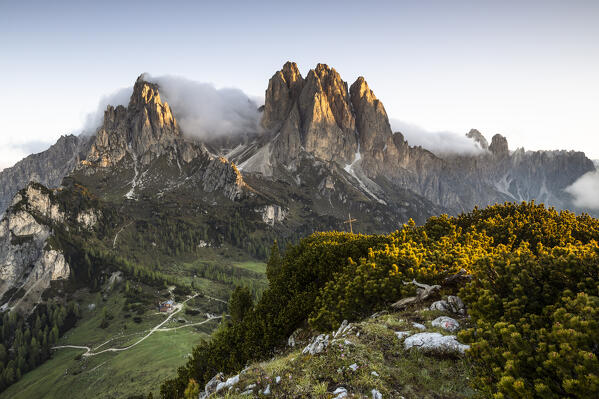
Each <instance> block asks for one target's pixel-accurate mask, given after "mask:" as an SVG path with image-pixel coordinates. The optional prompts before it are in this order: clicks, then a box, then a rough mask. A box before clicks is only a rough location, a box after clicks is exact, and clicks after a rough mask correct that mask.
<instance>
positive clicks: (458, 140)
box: [389, 119, 484, 155]
mask: <svg viewBox="0 0 599 399" xmlns="http://www.w3.org/2000/svg"><path fill="white" fill-rule="evenodd" d="M389 123H390V124H391V129H392V130H393V131H394V132H401V133H402V134H403V135H404V138H405V139H406V140H407V141H408V144H409V145H411V146H418V145H419V146H422V148H426V149H427V150H429V151H431V152H433V153H435V154H441V155H442V154H480V153H481V152H483V151H484V150H483V149H482V148H480V146H479V145H478V143H476V142H475V141H474V140H472V139H470V138H468V137H466V135H465V134H463V135H462V134H458V133H454V132H446V131H442V132H431V131H428V130H426V129H423V128H421V127H420V126H417V125H413V124H410V123H406V122H403V121H400V120H398V119H389Z"/></svg>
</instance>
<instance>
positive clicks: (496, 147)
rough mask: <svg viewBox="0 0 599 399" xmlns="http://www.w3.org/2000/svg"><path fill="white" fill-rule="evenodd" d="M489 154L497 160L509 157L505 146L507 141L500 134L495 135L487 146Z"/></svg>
mask: <svg viewBox="0 0 599 399" xmlns="http://www.w3.org/2000/svg"><path fill="white" fill-rule="evenodd" d="M489 151H491V154H493V155H495V156H496V157H499V158H505V157H507V156H509V155H510V151H509V148H508V145H507V139H506V138H505V137H503V136H502V135H500V134H496V135H495V136H493V139H491V145H490V146H489Z"/></svg>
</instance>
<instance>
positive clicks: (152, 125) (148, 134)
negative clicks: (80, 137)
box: [87, 74, 181, 167]
mask: <svg viewBox="0 0 599 399" xmlns="http://www.w3.org/2000/svg"><path fill="white" fill-rule="evenodd" d="M158 89H159V88H158V85H157V84H155V83H151V82H148V81H146V80H145V75H144V74H142V75H140V76H139V77H138V78H137V80H136V82H135V85H134V86H133V93H132V95H131V98H130V100H129V105H128V106H127V108H125V107H123V106H120V105H119V106H117V107H116V108H115V107H113V106H110V105H109V106H108V107H107V108H106V111H105V112H104V123H103V125H102V126H101V127H100V129H98V131H97V133H96V140H95V142H94V144H93V145H92V148H91V150H90V153H89V155H88V157H87V163H89V164H92V165H96V166H102V167H107V166H111V165H114V164H116V163H117V162H119V161H120V160H121V159H123V158H124V157H125V156H126V154H127V153H130V155H131V156H132V157H134V158H136V160H139V162H141V163H142V164H148V163H150V162H151V161H152V160H153V159H156V158H157V157H159V156H160V155H161V154H162V153H163V152H164V150H165V148H166V147H168V145H169V144H171V143H172V142H173V141H174V140H175V139H177V138H179V137H181V132H180V130H179V127H178V125H177V121H176V120H175V117H174V116H173V114H172V112H171V109H170V107H169V105H168V103H166V102H163V101H162V100H161V98H160V93H159V90H158Z"/></svg>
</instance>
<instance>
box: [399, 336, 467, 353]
mask: <svg viewBox="0 0 599 399" xmlns="http://www.w3.org/2000/svg"><path fill="white" fill-rule="evenodd" d="M404 347H405V348H406V349H411V348H417V349H418V350H421V351H427V352H436V353H465V352H466V350H468V349H470V346H469V345H464V344H462V343H460V342H458V340H457V339H456V337H455V335H442V334H439V333H428V332H427V333H418V334H414V335H412V336H411V337H408V338H406V339H405V341H404Z"/></svg>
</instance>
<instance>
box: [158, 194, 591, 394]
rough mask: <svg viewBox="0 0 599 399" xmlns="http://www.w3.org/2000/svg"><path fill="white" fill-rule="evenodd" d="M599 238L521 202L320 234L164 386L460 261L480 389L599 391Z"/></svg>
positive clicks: (567, 217)
mask: <svg viewBox="0 0 599 399" xmlns="http://www.w3.org/2000/svg"><path fill="white" fill-rule="evenodd" d="M597 240H599V221H598V220H596V219H593V218H590V217H588V216H586V215H583V216H578V217H577V216H576V215H574V214H572V213H570V212H561V213H558V212H556V211H555V210H553V209H545V208H544V207H543V206H542V205H535V204H534V203H532V204H526V203H523V204H520V205H517V204H505V205H498V206H492V207H488V208H486V209H483V210H479V209H475V210H474V211H472V212H470V213H468V214H464V215H460V216H458V217H455V218H452V217H447V216H440V217H434V218H431V219H429V221H428V222H427V223H426V224H425V225H424V226H421V227H416V226H415V225H414V223H409V224H407V225H405V226H403V227H402V229H401V230H398V231H396V232H395V233H392V234H390V235H386V236H383V235H381V236H364V235H353V234H343V233H318V234H313V235H311V236H310V237H308V238H306V239H304V240H302V241H300V243H299V244H298V245H295V246H291V247H289V248H287V250H286V252H285V254H284V256H282V257H281V256H279V253H278V251H277V250H276V247H275V248H273V250H272V251H271V253H272V254H273V256H272V257H271V259H270V260H269V263H268V265H267V275H268V278H269V283H270V285H269V288H268V289H267V290H266V291H265V292H264V294H263V296H262V298H261V299H260V301H259V302H258V303H257V304H256V305H255V306H254V307H253V309H252V310H250V311H249V314H248V313H245V310H244V314H245V316H244V317H243V318H242V320H240V321H238V322H237V323H230V322H229V323H224V324H223V325H222V326H221V328H220V329H219V330H218V331H217V332H216V333H215V335H214V336H213V338H212V340H210V341H207V342H204V343H202V344H200V345H199V346H197V347H196V348H195V349H194V351H193V355H192V357H191V359H190V360H189V361H188V363H187V364H186V365H185V366H184V367H181V368H180V369H179V370H178V376H177V377H176V378H174V379H172V380H168V381H166V382H165V383H164V384H163V386H162V388H161V394H162V396H163V397H164V398H178V397H182V395H183V393H184V390H185V389H186V387H187V385H188V383H189V380H190V379H194V380H195V381H197V382H198V383H199V384H200V385H202V384H203V383H205V382H206V381H207V380H208V379H209V378H211V377H212V376H213V375H214V374H216V373H217V372H220V371H222V372H225V373H230V372H234V371H238V370H239V369H241V368H243V367H244V366H245V365H246V364H247V363H248V362H249V361H252V360H257V359H260V358H265V357H267V356H270V355H272V353H273V350H274V349H275V348H277V347H279V346H281V345H282V344H283V343H284V342H285V340H286V338H287V337H288V336H289V335H290V334H291V332H293V331H294V330H295V329H296V328H298V327H300V326H303V325H305V324H306V323H309V324H310V325H311V326H312V327H314V328H315V329H319V330H325V331H326V330H330V329H331V328H334V327H336V326H337V325H338V324H339V322H340V321H341V320H343V319H345V318H347V319H350V320H355V319H359V318H361V317H363V316H365V315H368V314H370V313H371V312H373V311H376V310H379V309H381V308H384V307H386V306H387V305H389V304H390V303H391V302H394V301H396V300H398V299H400V298H401V297H402V296H406V295H408V294H411V293H412V292H413V291H411V290H413V289H414V288H413V287H412V286H410V285H405V284H403V283H404V282H406V281H410V280H412V279H414V278H415V279H416V280H418V281H420V282H425V283H431V284H433V283H435V284H439V283H443V281H444V279H445V278H446V277H449V276H451V275H453V274H455V273H456V272H457V271H459V270H462V269H464V270H466V271H467V272H469V273H470V274H472V276H473V278H472V281H471V283H469V284H468V285H466V286H465V287H463V288H462V290H461V292H460V295H461V296H462V297H463V299H464V300H465V301H466V303H467V305H468V306H469V312H470V315H471V316H472V319H473V322H474V325H475V327H474V328H472V329H470V330H467V331H465V332H463V333H462V334H461V337H462V339H464V340H466V341H468V342H469V343H471V346H472V349H471V351H470V352H469V354H468V356H469V358H470V360H471V362H472V364H473V366H474V367H475V371H476V378H475V381H474V385H475V387H476V388H477V389H478V390H479V391H480V392H481V393H482V394H484V395H485V396H495V397H496V398H528V397H538V398H552V397H556V398H557V397H588V398H591V397H598V395H599V388H598V387H599V382H598V378H599V364H598V363H597V356H598V351H599V337H598V334H599V332H598V331H599V325H598V323H599V319H598V318H599V311H598V310H597V304H598V303H599V298H598V296H599V248H598V245H597ZM448 289H450V290H451V289H453V293H457V290H458V288H448ZM448 293H449V292H448ZM238 319H239V318H238Z"/></svg>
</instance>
